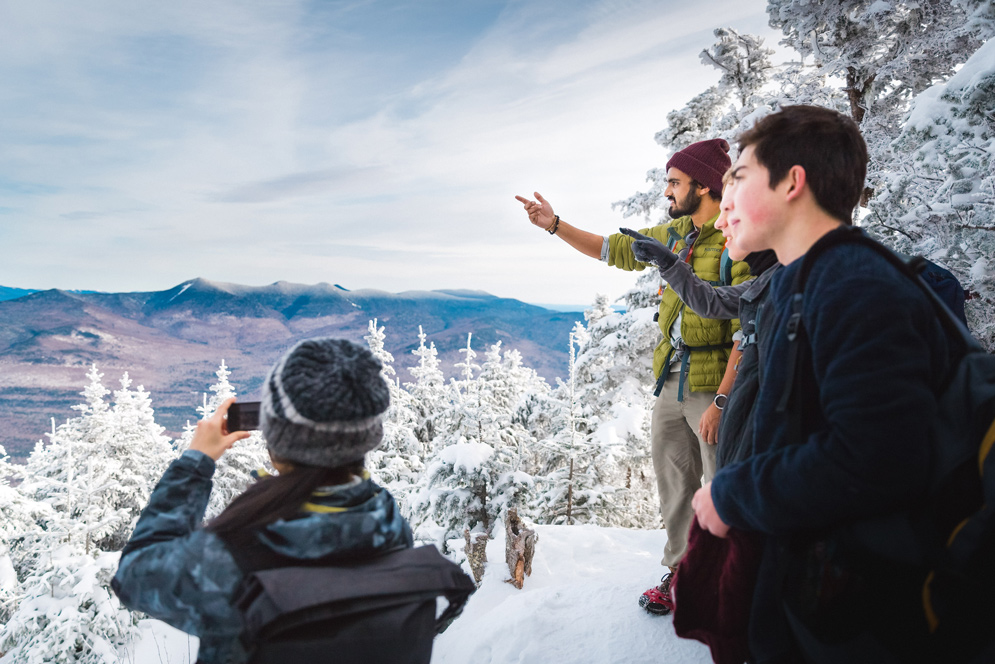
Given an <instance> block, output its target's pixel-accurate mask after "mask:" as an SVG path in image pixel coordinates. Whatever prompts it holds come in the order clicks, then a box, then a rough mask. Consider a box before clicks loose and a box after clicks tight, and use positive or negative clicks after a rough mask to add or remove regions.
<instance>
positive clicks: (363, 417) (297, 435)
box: [260, 337, 390, 468]
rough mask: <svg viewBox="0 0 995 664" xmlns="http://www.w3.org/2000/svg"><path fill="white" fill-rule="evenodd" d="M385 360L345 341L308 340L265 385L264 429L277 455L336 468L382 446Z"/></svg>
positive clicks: (386, 393) (386, 391) (279, 365)
mask: <svg viewBox="0 0 995 664" xmlns="http://www.w3.org/2000/svg"><path fill="white" fill-rule="evenodd" d="M381 368H382V366H381V364H380V361H379V360H378V359H377V358H375V357H374V356H373V353H371V352H370V351H369V350H368V349H366V348H364V347H362V346H360V345H358V344H355V343H353V342H351V341H346V340H345V339H332V338H330V337H322V338H317V339H306V340H304V341H302V342H300V343H298V344H297V345H296V346H294V347H293V348H291V349H290V350H289V351H287V353H286V354H285V355H284V356H283V357H282V358H280V361H279V362H277V363H276V366H274V367H273V369H272V370H271V371H270V373H269V376H267V378H266V383H265V385H263V399H262V408H261V412H260V425H261V428H262V431H263V436H264V437H265V438H266V442H267V444H268V446H269V450H270V452H272V453H273V455H274V456H276V457H279V458H280V459H285V460H287V461H291V462H296V463H300V464H304V465H307V466H319V467H322V468H334V467H336V466H341V465H344V464H347V463H352V462H355V461H359V460H361V459H362V458H363V455H364V454H366V453H367V452H369V451H370V450H372V449H376V448H377V447H378V446H379V445H380V441H381V439H382V438H383V417H382V415H383V413H384V411H386V410H387V406H388V405H389V404H390V390H389V389H388V387H387V383H386V382H385V381H384V379H383V377H382V376H381V375H380V370H381Z"/></svg>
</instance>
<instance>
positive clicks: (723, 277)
mask: <svg viewBox="0 0 995 664" xmlns="http://www.w3.org/2000/svg"><path fill="white" fill-rule="evenodd" d="M732 262H733V261H732V256H730V255H729V250H728V249H726V248H725V246H723V247H722V257H721V258H720V259H719V285H721V286H731V285H732Z"/></svg>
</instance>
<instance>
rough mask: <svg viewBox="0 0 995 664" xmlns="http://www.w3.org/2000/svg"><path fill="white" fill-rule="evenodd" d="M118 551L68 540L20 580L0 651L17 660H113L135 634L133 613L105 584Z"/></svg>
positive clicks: (28, 663) (98, 663)
mask: <svg viewBox="0 0 995 664" xmlns="http://www.w3.org/2000/svg"><path fill="white" fill-rule="evenodd" d="M120 555H121V554H120V553H117V552H115V553H101V552H95V554H94V555H91V554H87V553H86V552H84V551H82V550H81V549H80V548H79V547H78V546H76V545H74V544H72V543H67V544H63V545H60V546H57V547H56V548H54V549H53V550H52V551H51V552H50V554H49V556H48V560H47V564H46V565H45V566H44V567H39V568H38V569H36V570H35V571H34V573H33V574H31V575H30V576H29V577H28V578H27V579H26V580H25V581H24V583H23V593H24V597H23V598H22V599H21V601H20V603H19V605H18V607H17V610H16V611H14V613H13V615H11V616H10V618H9V620H7V622H6V624H4V625H3V626H2V628H0V652H3V653H6V657H5V659H6V660H8V661H11V662H17V663H18V664H52V663H53V662H55V663H66V664H69V663H78V664H117V662H118V661H119V656H118V650H119V649H120V648H121V647H122V646H124V645H125V644H127V643H130V642H132V641H134V640H135V639H137V638H138V637H139V636H140V632H139V630H138V627H137V624H138V615H139V614H136V613H132V612H131V611H129V610H127V609H126V608H124V607H123V606H122V605H121V603H120V602H119V601H118V599H117V596H116V595H114V593H113V592H112V591H111V589H110V581H111V578H112V577H113V576H114V573H115V571H116V570H117V564H118V559H119V557H120Z"/></svg>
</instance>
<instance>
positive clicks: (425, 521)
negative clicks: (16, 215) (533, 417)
mask: <svg viewBox="0 0 995 664" xmlns="http://www.w3.org/2000/svg"><path fill="white" fill-rule="evenodd" d="M461 352H462V353H463V355H464V357H463V361H462V362H460V363H458V364H457V365H456V369H457V370H458V371H459V375H460V379H459V380H456V379H453V380H452V381H451V383H450V385H449V397H448V399H447V403H446V405H445V406H443V410H442V412H441V413H440V416H439V417H438V418H436V426H437V435H436V438H435V440H434V446H433V447H434V455H433V457H432V460H431V461H430V462H428V463H427V464H426V465H427V468H426V470H425V474H424V476H423V477H422V478H421V481H420V482H419V484H418V490H417V492H416V493H415V494H413V496H412V500H411V521H412V525H413V526H414V527H415V536H416V538H418V539H421V540H427V541H434V542H436V543H437V544H438V545H439V546H440V547H442V548H443V549H444V550H448V544H447V541H448V540H452V539H460V540H462V539H463V531H464V529H469V530H470V531H471V532H475V533H476V532H481V533H487V534H488V535H489V536H490V535H491V533H492V531H493V528H494V525H495V523H496V522H497V521H498V519H500V518H501V517H502V516H503V515H504V514H505V513H506V511H507V508H508V507H514V506H518V505H524V504H526V500H525V498H524V496H525V494H527V492H528V491H530V490H531V489H532V486H533V482H532V478H531V476H529V475H528V474H527V473H525V472H524V471H522V470H519V469H518V467H519V466H520V464H519V462H518V458H517V453H518V445H517V441H513V440H510V439H509V438H508V437H507V435H508V431H504V430H502V426H501V424H502V422H510V421H511V414H510V411H507V410H506V413H507V414H506V415H505V416H504V417H502V416H500V415H499V414H498V413H497V411H496V408H495V406H494V401H493V400H492V399H491V397H489V396H488V395H487V394H486V390H487V382H486V381H481V380H479V378H478V379H475V378H474V372H475V371H478V370H480V369H481V367H480V365H477V364H476V363H475V362H474V359H475V358H476V356H477V354H476V351H474V350H473V348H472V335H468V337H467V345H466V348H463V349H461ZM494 353H495V355H497V354H499V353H500V347H499V348H498V350H497V351H494ZM495 361H496V362H497V363H498V364H500V359H498V358H495Z"/></svg>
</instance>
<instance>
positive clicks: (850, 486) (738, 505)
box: [692, 106, 950, 664]
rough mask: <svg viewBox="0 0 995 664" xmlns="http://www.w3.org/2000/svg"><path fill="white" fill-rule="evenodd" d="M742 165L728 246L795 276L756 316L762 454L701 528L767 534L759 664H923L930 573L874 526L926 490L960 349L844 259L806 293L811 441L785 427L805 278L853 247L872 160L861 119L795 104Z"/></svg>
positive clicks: (901, 297)
mask: <svg viewBox="0 0 995 664" xmlns="http://www.w3.org/2000/svg"><path fill="white" fill-rule="evenodd" d="M739 150H740V154H739V158H738V159H737V161H736V163H735V164H734V165H733V168H732V171H731V181H730V183H729V184H728V185H727V187H726V191H725V196H724V197H723V200H722V209H723V211H724V212H725V219H724V220H723V221H720V222H719V226H722V227H723V233H724V234H725V235H726V237H727V238H728V243H729V246H736V247H738V248H739V249H740V250H741V251H743V252H752V251H761V250H763V249H773V250H774V251H775V253H776V254H777V258H778V261H779V262H780V263H781V264H782V265H784V268H783V269H781V270H780V272H779V273H778V274H777V275H775V276H774V278H773V279H772V281H771V285H770V288H771V293H770V296H769V299H768V303H767V304H766V305H765V307H764V310H762V311H761V312H760V314H759V315H758V329H760V330H761V333H760V340H759V343H760V366H761V369H760V376H761V386H760V390H759V392H758V395H757V400H756V403H755V405H754V408H755V412H754V417H755V419H754V432H753V440H752V444H753V450H752V456H750V457H749V458H748V459H746V460H745V461H743V462H740V463H737V464H733V465H730V466H727V467H725V468H723V469H722V470H720V471H719V472H718V473H716V475H715V477H714V479H713V480H712V482H710V483H709V484H707V485H705V486H704V487H702V488H701V489H700V490H699V491H698V492H697V493H696V494H695V496H694V499H693V501H692V504H693V507H694V510H695V514H696V516H697V518H698V521H699V523H700V524H701V525H702V527H704V528H705V529H707V530H709V531H710V532H712V533H713V534H715V535H718V536H720V537H724V536H726V534H727V533H728V532H729V529H730V528H740V529H744V530H750V531H756V532H760V533H763V534H765V535H767V538H766V545H765V549H764V554H763V557H762V561H761V564H760V569H759V572H758V576H757V588H756V591H755V593H754V596H753V601H752V611H751V616H750V650H751V652H752V655H753V660H754V661H755V662H758V663H759V662H762V663H770V662H801V661H810V662H816V661H817V662H845V663H846V664H856V663H857V662H864V661H868V662H871V661H873V662H878V663H881V662H892V661H894V662H909V661H917V660H918V659H920V658H921V657H923V653H925V652H926V649H925V648H923V647H922V646H923V644H924V643H925V642H926V636H925V635H926V633H927V628H926V625H925V619H924V617H923V615H922V610H921V604H920V594H921V591H922V581H923V576H924V571H923V570H922V569H918V568H916V567H915V566H914V565H908V566H906V565H904V564H902V563H901V562H897V561H894V560H886V559H885V558H883V557H880V556H876V555H874V554H872V553H871V547H872V546H874V542H875V537H877V538H878V540H879V541H880V538H881V537H882V536H881V534H880V529H879V528H877V525H876V521H877V522H878V523H883V522H887V519H888V517H889V516H892V515H895V514H896V513H899V512H900V511H902V510H904V509H906V508H908V507H911V506H912V505H913V504H915V502H916V501H917V500H918V499H920V498H922V496H923V495H924V494H925V492H926V489H927V478H928V476H929V465H930V453H929V452H930V441H929V429H930V426H929V425H930V422H931V420H932V419H933V418H934V417H935V416H936V413H937V395H936V391H937V388H938V386H939V384H940V383H941V381H942V380H943V378H944V376H945V375H946V373H947V369H948V367H949V366H950V359H949V356H950V351H949V349H948V344H947V341H946V339H945V337H944V334H943V331H942V329H941V328H940V325H939V323H938V321H937V318H936V315H935V314H934V310H933V307H932V305H931V304H930V302H929V301H928V300H927V299H926V297H925V296H924V295H923V294H922V293H921V292H920V291H919V290H918V288H917V287H916V285H915V284H914V283H912V281H910V280H909V279H908V278H907V277H905V276H903V275H902V274H900V273H899V272H898V271H897V270H896V269H895V268H894V267H892V266H891V265H889V264H888V263H887V262H886V261H885V259H884V258H882V257H880V256H879V255H877V254H876V253H875V252H874V251H873V250H871V249H870V248H867V247H863V246H859V245H856V244H852V243H850V244H847V243H844V244H838V245H836V246H833V247H831V248H829V249H827V250H826V251H825V253H824V254H822V255H821V256H820V257H819V258H818V259H817V260H816V261H815V263H814V266H813V268H812V271H811V273H810V275H809V277H808V280H807V282H806V287H805V290H804V300H803V304H802V312H801V314H802V323H803V325H804V330H805V335H806V339H805V340H802V341H801V343H806V344H807V345H808V347H809V348H810V349H811V350H810V354H809V357H810V359H811V361H810V363H809V365H808V366H806V368H805V371H806V374H805V376H804V380H800V381H795V384H794V386H793V389H794V402H795V403H804V404H805V408H804V409H803V410H802V411H801V417H800V427H799V426H798V424H799V421H797V420H796V421H795V422H792V421H791V420H792V416H791V415H789V414H786V413H784V412H778V410H777V406H778V402H779V401H780V399H781V395H782V391H783V390H784V387H785V384H786V381H788V380H791V375H790V374H791V372H792V369H791V368H790V367H789V361H788V357H789V349H790V347H791V344H790V342H789V339H788V331H787V321H788V318H789V317H790V316H791V313H792V309H791V295H792V293H791V287H792V281H793V279H794V277H795V274H796V273H797V272H798V270H799V268H800V266H801V264H802V262H803V260H802V259H803V257H804V256H805V254H806V253H807V252H808V251H809V250H811V249H812V247H813V246H814V245H816V244H817V243H819V242H827V241H831V240H832V237H833V235H834V234H840V233H845V232H852V229H848V228H847V227H848V226H850V225H851V218H852V214H853V210H854V208H855V207H856V205H857V203H858V202H859V200H860V196H861V194H862V192H863V190H864V176H865V173H866V167H867V148H866V145H865V144H864V141H863V138H862V137H861V135H860V132H859V130H858V128H857V126H856V125H855V124H854V122H853V121H852V120H850V119H849V118H847V117H845V116H843V115H841V114H839V113H837V112H835V111H832V110H829V109H825V108H819V107H813V106H790V107H785V108H784V109H782V110H781V111H779V112H778V113H774V114H772V115H769V116H767V117H766V118H764V119H762V120H761V121H760V122H758V123H757V124H756V125H755V127H754V128H753V129H751V130H749V131H747V132H746V133H744V134H743V135H742V136H741V137H740V139H739ZM803 357H804V355H803Z"/></svg>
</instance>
